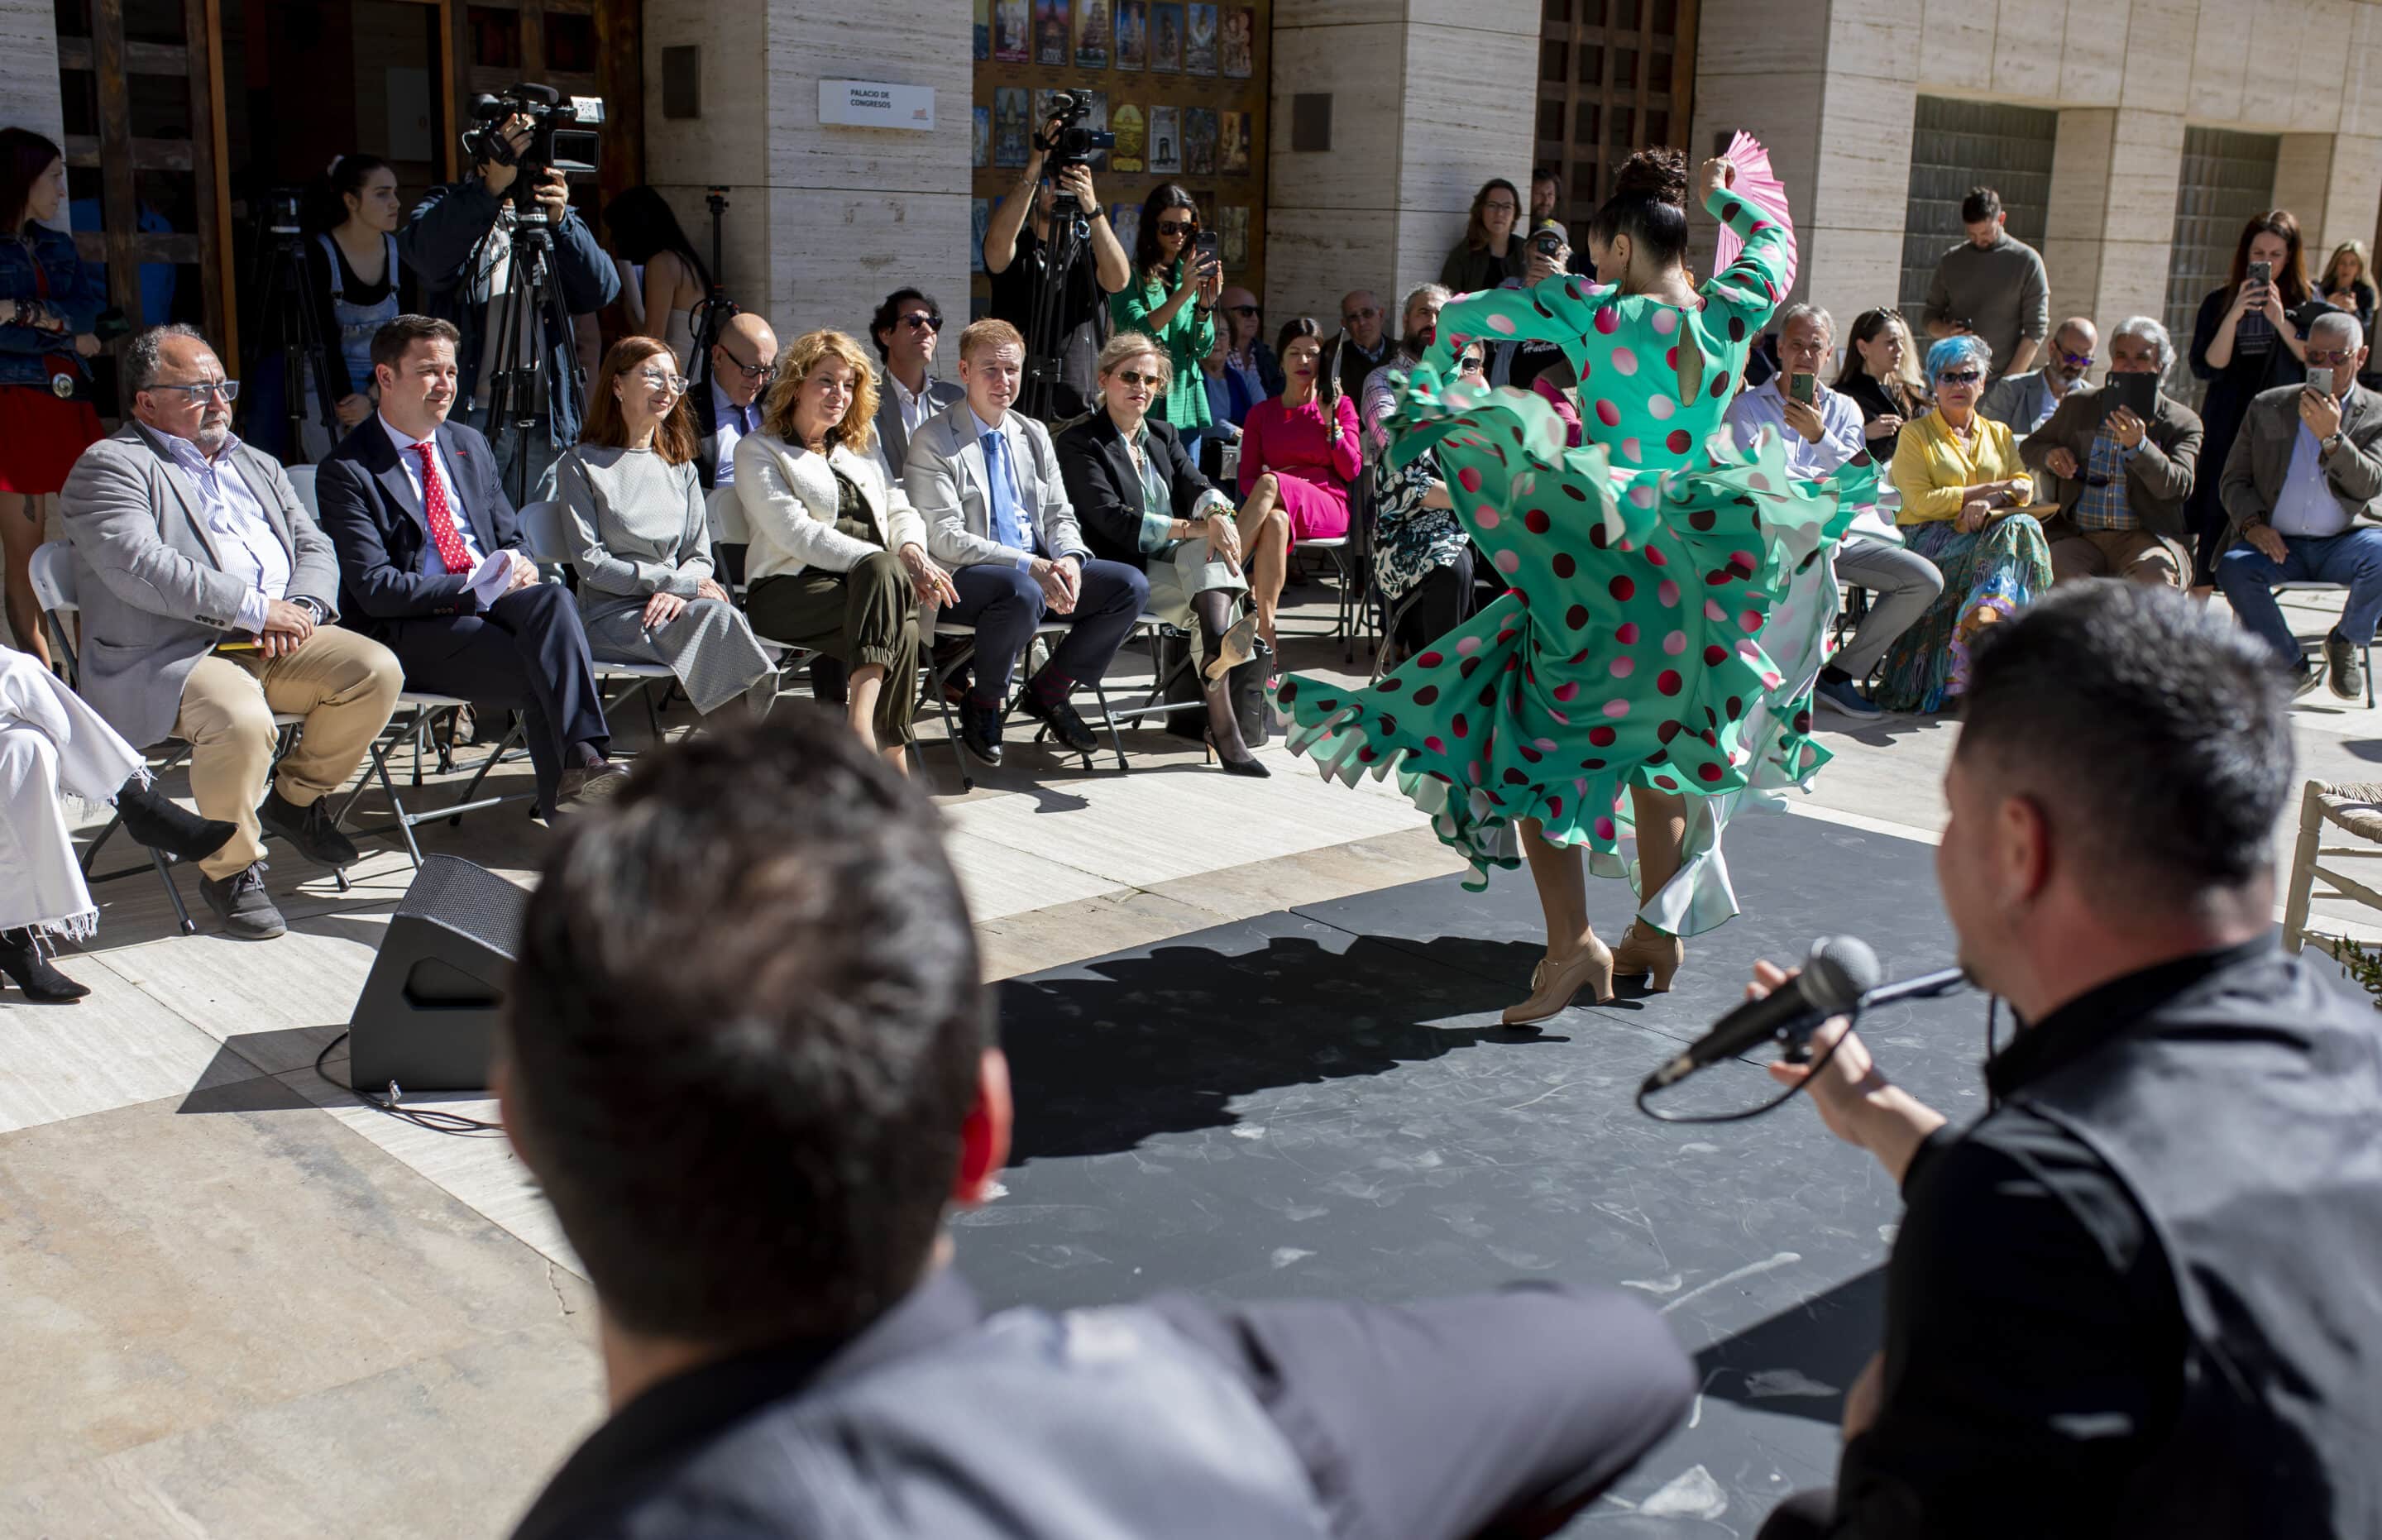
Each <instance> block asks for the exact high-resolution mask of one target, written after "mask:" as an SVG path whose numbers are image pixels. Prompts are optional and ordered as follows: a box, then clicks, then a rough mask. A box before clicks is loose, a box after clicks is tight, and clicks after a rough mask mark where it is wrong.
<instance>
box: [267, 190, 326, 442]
mask: <svg viewBox="0 0 2382 1540" xmlns="http://www.w3.org/2000/svg"><path fill="white" fill-rule="evenodd" d="M251 291H252V292H253V293H254V294H255V295H256V296H257V309H256V318H257V339H258V349H259V351H260V352H261V353H266V354H270V353H278V354H280V356H281V388H282V394H283V396H284V397H285V398H286V400H284V402H283V406H284V408H285V410H286V412H287V414H288V417H289V423H288V426H287V428H286V432H287V433H288V436H289V437H288V439H287V441H286V442H285V443H284V444H283V445H282V448H281V462H282V463H283V464H285V465H306V464H311V463H313V458H314V457H313V455H311V454H309V453H307V452H306V398H307V397H308V396H309V395H312V396H313V398H314V407H315V411H316V412H317V413H319V415H320V419H321V422H322V425H323V432H324V434H325V437H326V438H327V439H328V441H329V445H337V444H338V441H339V436H340V433H341V429H340V428H339V426H338V419H337V418H336V417H334V416H333V414H332V412H331V401H330V394H329V387H328V385H327V384H326V383H325V381H326V380H327V379H328V377H329V358H328V355H327V354H326V353H325V351H324V339H323V334H322V328H321V327H320V326H319V325H317V322H316V317H315V314H314V302H313V294H312V293H311V292H310V286H309V285H308V283H307V281H306V245H305V238H304V237H303V236H301V234H299V232H298V228H297V227H296V226H294V225H290V226H283V225H278V224H276V225H271V226H268V227H267V228H266V229H265V231H264V244H262V245H261V246H259V247H258V248H257V253H256V275H255V282H254V283H253V285H252V290H251ZM326 447H327V446H326Z"/></svg>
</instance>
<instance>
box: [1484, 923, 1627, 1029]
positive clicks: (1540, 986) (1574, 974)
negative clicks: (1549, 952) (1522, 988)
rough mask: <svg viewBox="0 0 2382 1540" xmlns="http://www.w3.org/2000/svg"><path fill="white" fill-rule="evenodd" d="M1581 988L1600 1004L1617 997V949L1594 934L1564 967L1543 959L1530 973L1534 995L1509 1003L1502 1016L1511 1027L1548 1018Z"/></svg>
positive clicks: (1558, 1011)
mask: <svg viewBox="0 0 2382 1540" xmlns="http://www.w3.org/2000/svg"><path fill="white" fill-rule="evenodd" d="M1581 990H1587V991H1588V992H1589V998H1590V999H1591V1000H1592V1001H1594V1002H1595V1003H1596V1004H1599V1005H1602V1004H1604V1003H1605V1002H1606V1001H1608V1000H1611V999H1612V998H1613V952H1612V950H1611V949H1610V948H1609V947H1607V946H1606V945H1605V944H1604V943H1603V942H1601V941H1599V940H1597V939H1596V938H1595V937H1593V936H1591V937H1590V938H1589V942H1588V944H1587V945H1586V946H1584V947H1582V948H1580V950H1579V953H1578V955H1577V956H1574V957H1573V958H1572V959H1571V960H1570V961H1569V962H1567V963H1565V964H1564V965H1563V966H1562V967H1556V966H1555V963H1554V959H1553V958H1552V957H1547V958H1541V960H1540V962H1539V966H1538V968H1537V970H1536V971H1534V972H1533V973H1531V975H1530V997H1529V999H1528V1000H1525V1001H1523V1002H1522V1003H1521V1004H1518V1005H1508V1006H1506V1007H1505V1014H1504V1016H1502V1017H1501V1018H1500V1019H1501V1020H1502V1021H1503V1022H1504V1024H1505V1025H1506V1026H1508V1027H1527V1026H1529V1024H1530V1023H1531V1022H1533V1021H1544V1020H1545V1019H1546V1018H1547V1017H1549V1016H1554V1015H1557V1014H1559V1013H1560V1012H1562V1011H1563V1010H1564V1008H1565V1007H1566V1006H1568V1005H1569V1004H1571V1002H1572V997H1573V996H1574V995H1576V994H1578V992H1580V991H1581Z"/></svg>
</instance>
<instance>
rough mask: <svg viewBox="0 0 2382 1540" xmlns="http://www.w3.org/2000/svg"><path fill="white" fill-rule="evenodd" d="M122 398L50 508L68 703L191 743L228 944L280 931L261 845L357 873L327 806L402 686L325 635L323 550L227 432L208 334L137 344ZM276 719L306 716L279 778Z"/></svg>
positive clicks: (141, 733)
mask: <svg viewBox="0 0 2382 1540" xmlns="http://www.w3.org/2000/svg"><path fill="white" fill-rule="evenodd" d="M124 388H126V390H127V391H129V393H130V396H131V400H132V421H130V422H129V423H127V424H125V425H124V426H122V427H120V428H118V429H117V431H116V432H115V433H114V434H112V435H110V436H109V437H106V438H104V439H102V440H100V441H99V442H98V443H96V444H93V445H92V447H91V448H90V449H89V450H85V451H84V453H83V457H82V459H81V460H80V461H79V462H76V465H75V468H74V474H72V475H70V476H69V477H68V479H67V485H66V488H65V491H64V493H63V494H62V495H61V498H60V500H59V515H60V517H61V518H62V519H63V521H64V522H65V524H66V529H67V538H68V541H69V542H71V543H72V545H73V547H74V556H75V581H76V588H77V592H78V596H79V598H80V600H81V603H82V629H83V652H82V669H81V678H80V688H81V692H82V695H83V697H84V698H85V699H87V700H89V701H90V702H91V704H92V708H94V709H95V710H97V711H98V712H99V714H100V715H101V716H103V717H104V718H106V719H107V723H108V725H109V726H111V727H113V728H115V729H116V730H117V732H118V733H122V734H123V735H124V736H125V737H126V738H127V739H129V741H131V742H132V743H135V744H142V745H146V744H153V743H157V742H159V741H160V740H162V739H165V738H167V737H177V738H181V739H184V740H186V741H187V742H189V743H190V745H191V746H190V795H191V796H192V797H193V798H194V799H195V800H196V801H197V803H198V805H199V811H200V813H201V814H202V815H203V816H204V817H207V818H211V819H223V820H225V821H226V822H228V823H230V824H232V825H233V826H234V830H235V832H234V833H233V834H232V837H231V838H230V839H228V840H227V841H226V842H224V844H223V846H222V847H221V848H220V849H218V850H216V851H215V854H213V855H211V856H205V857H204V858H203V859H202V860H201V861H200V862H199V872H200V876H201V878H202V879H203V881H201V882H200V884H199V891H200V893H201V894H202V895H203V897H204V898H205V900H206V903H207V906H208V907H209V908H211V909H213V910H214V911H215V914H216V915H218V916H219V917H221V918H222V919H223V921H224V923H225V925H226V927H227V929H228V930H230V931H231V933H232V934H234V935H239V936H246V937H250V938H252V939H257V940H262V939H264V938H265V937H268V936H277V935H279V934H281V932H282V931H283V930H285V929H286V927H285V925H284V924H283V922H282V918H281V914H280V912H279V911H278V910H277V909H276V908H275V907H274V905H273V901H272V899H271V898H269V897H268V896H267V895H266V893H265V891H264V845H263V844H261V843H260V841H259V833H260V831H261V830H266V829H269V830H271V831H272V832H274V833H276V834H278V835H281V836H282V837H283V838H285V839H287V840H289V842H290V843H291V844H294V845H295V846H297V848H298V850H299V852H300V853H301V854H302V855H303V856H306V857H307V858H308V859H309V860H313V861H319V862H321V863H323V864H324V865H325V866H345V865H347V864H348V863H349V862H350V861H352V860H354V859H355V858H356V847H355V845H354V844H352V843H350V841H349V840H348V838H347V836H346V835H344V834H341V833H340V832H338V829H336V828H335V827H333V825H332V821H331V816H330V808H329V806H328V804H327V803H325V800H324V798H325V795H327V794H328V793H330V792H332V791H333V790H335V789H337V788H338V785H339V784H340V783H341V782H344V781H346V780H347V778H348V776H349V775H350V773H352V772H353V771H354V770H355V768H356V766H357V764H358V763H359V762H361V761H362V758H363V757H364V754H365V752H366V751H367V750H368V749H369V748H370V747H371V746H372V742H373V740H374V738H375V737H377V736H378V735H379V733H380V730H381V729H382V728H383V727H384V726H386V725H387V722H388V716H389V712H390V711H391V710H392V709H393V708H395V707H396V705H397V696H398V690H399V686H400V685H401V684H402V683H403V679H404V676H403V674H402V672H401V671H399V668H398V665H397V659H396V658H395V657H393V656H391V654H390V653H389V650H388V649H387V647H383V646H381V645H380V644H379V643H378V642H374V641H372V640H369V639H367V638H365V637H363V636H360V635H358V634H355V633H354V632H352V631H346V630H342V629H340V628H339V627H338V626H335V625H333V624H332V623H331V622H333V621H335V620H337V619H338V591H339V569H338V561H337V559H336V558H335V557H334V556H333V555H332V553H331V543H330V541H329V540H327V539H325V537H324V536H323V533H322V531H320V530H319V529H317V528H315V526H314V521H313V519H311V518H309V517H307V515H306V511H305V510H304V508H302V507H301V506H300V504H299V501H298V498H297V495H296V493H295V492H294V491H293V490H292V489H291V487H290V486H289V477H288V476H287V475H284V474H282V470H281V467H280V465H279V464H277V463H276V462H274V460H273V459H272V458H271V457H269V456H267V455H264V454H260V453H258V452H257V451H256V450H252V449H250V448H249V447H248V446H247V445H245V444H243V443H241V442H240V441H239V439H238V438H237V437H233V435H232V431H231V398H232V395H233V394H234V392H235V390H236V389H237V387H236V386H234V385H233V384H232V382H230V381H229V380H227V378H226V377H225V375H224V366H223V363H222V361H221V360H219V359H217V358H216V357H215V350H214V349H212V348H210V347H209V346H208V345H207V341H206V339H205V338H203V337H202V336H201V335H200V334H199V333H198V332H197V331H196V330H195V329H193V328H191V327H190V326H159V327H155V328H153V329H152V330H150V331H146V332H143V333H141V335H140V336H139V337H137V338H135V339H133V340H132V343H131V345H130V346H129V348H127V349H126V351H125V358H124ZM276 711H287V712H291V713H294V714H296V715H299V716H301V717H303V718H304V719H305V721H304V724H303V725H302V726H301V728H300V729H299V733H298V741H297V745H296V746H295V747H293V748H292V749H291V750H290V752H289V754H288V755H287V756H286V757H284V758H283V759H282V760H281V763H280V765H279V766H278V768H277V769H276V767H275V765H274V762H273V749H274V745H275V742H276V737H277V732H276V728H275V727H274V724H273V715H274V713H275V712H276ZM268 773H270V774H271V775H272V777H273V782H274V785H273V790H272V791H271V792H270V793H269V794H268V793H267V792H266V791H265V778H266V776H267V774H268Z"/></svg>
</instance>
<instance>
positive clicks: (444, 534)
mask: <svg viewBox="0 0 2382 1540" xmlns="http://www.w3.org/2000/svg"><path fill="white" fill-rule="evenodd" d="M413 452H414V453H416V454H418V455H420V456H421V457H422V511H423V513H424V515H425V516H427V517H428V519H429V520H430V538H431V541H432V543H433V544H435V545H436V546H437V548H438V560H439V561H444V562H445V563H447V570H448V572H449V573H455V574H456V575H457V576H460V575H461V574H463V573H468V572H470V571H471V570H472V553H471V552H470V551H467V550H465V549H464V548H463V536H461V535H460V533H458V532H457V530H456V528H455V512H454V510H452V509H450V508H448V506H447V484H446V483H445V482H443V481H440V480H439V479H438V461H437V459H436V456H434V455H432V454H431V452H430V441H429V440H428V439H424V440H423V441H422V442H421V443H419V444H416V445H414V446H413Z"/></svg>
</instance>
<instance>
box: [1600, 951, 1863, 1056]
mask: <svg viewBox="0 0 2382 1540" xmlns="http://www.w3.org/2000/svg"><path fill="white" fill-rule="evenodd" d="M1877 984H1878V967H1877V954H1876V953H1874V952H1872V951H1871V950H1870V949H1869V943H1868V942H1864V941H1862V940H1860V938H1859V937H1857V936H1823V937H1822V938H1821V939H1820V940H1818V941H1816V942H1812V943H1811V955H1810V956H1809V957H1806V958H1805V959H1804V960H1803V970H1802V972H1800V973H1799V974H1797V975H1796V976H1795V977H1794V978H1792V979H1788V980H1787V982H1785V983H1784V984H1781V985H1779V986H1778V988H1776V989H1774V990H1773V991H1771V992H1770V993H1768V994H1767V995H1765V996H1763V997H1762V999H1760V1000H1749V1001H1747V1002H1746V1003H1745V1004H1742V1005H1739V1006H1737V1009H1735V1010H1733V1011H1731V1012H1729V1013H1728V1014H1727V1015H1726V1016H1723V1017H1721V1018H1720V1020H1718V1021H1716V1022H1714V1023H1713V1029H1712V1030H1711V1031H1709V1032H1706V1033H1705V1034H1704V1035H1703V1036H1702V1037H1701V1038H1699V1039H1697V1040H1696V1041H1695V1042H1694V1043H1693V1044H1692V1045H1690V1046H1689V1047H1688V1050H1687V1052H1685V1053H1681V1054H1679V1055H1678V1056H1677V1057H1676V1058H1674V1059H1673V1060H1671V1061H1670V1063H1668V1064H1666V1065H1664V1066H1662V1067H1661V1068H1660V1069H1657V1070H1656V1071H1654V1073H1653V1074H1651V1075H1649V1076H1647V1077H1646V1084H1645V1088H1644V1089H1645V1090H1646V1091H1648V1092H1652V1091H1657V1090H1663V1089H1664V1088H1665V1087H1668V1086H1673V1085H1676V1084H1677V1083H1678V1082H1679V1081H1681V1080H1684V1079H1686V1078H1688V1076H1690V1075H1692V1074H1694V1073H1695V1072H1696V1071H1697V1070H1699V1069H1701V1068H1703V1067H1704V1066H1706V1065H1712V1064H1718V1063H1719V1062H1720V1061H1721V1060H1723V1059H1733V1058H1735V1057H1737V1055H1738V1054H1739V1053H1744V1052H1745V1051H1746V1050H1747V1049H1749V1048H1751V1047H1753V1046H1754V1045H1756V1044H1757V1043H1762V1042H1767V1041H1770V1040H1771V1039H1772V1038H1774V1037H1776V1036H1777V1035H1779V1034H1780V1033H1781V1032H1791V1031H1794V1030H1796V1029H1799V1028H1801V1029H1809V1028H1811V1027H1816V1026H1818V1025H1819V1024H1820V1023H1821V1022H1823V1021H1825V1020H1826V1019H1828V1017H1830V1016H1841V1015H1843V1014H1844V1013H1846V1012H1847V1011H1849V1010H1852V1009H1853V1008H1854V1007H1855V1006H1857V1005H1858V1004H1860V1002H1861V999H1862V997H1863V996H1864V995H1867V994H1868V993H1869V992H1871V991H1872V990H1874V989H1876V988H1877Z"/></svg>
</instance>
